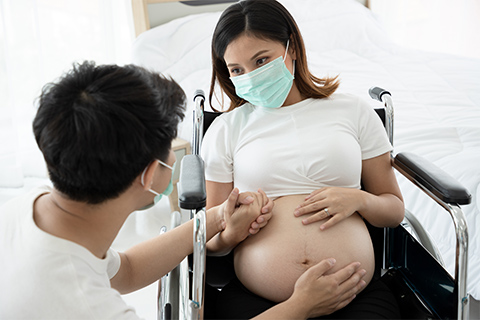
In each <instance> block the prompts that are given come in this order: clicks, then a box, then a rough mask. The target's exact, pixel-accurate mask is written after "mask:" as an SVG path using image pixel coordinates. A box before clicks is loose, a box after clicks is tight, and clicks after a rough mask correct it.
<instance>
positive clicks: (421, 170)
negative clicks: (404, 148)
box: [394, 152, 472, 205]
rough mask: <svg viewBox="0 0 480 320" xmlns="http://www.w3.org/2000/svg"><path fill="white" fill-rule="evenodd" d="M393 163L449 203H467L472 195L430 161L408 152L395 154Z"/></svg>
mask: <svg viewBox="0 0 480 320" xmlns="http://www.w3.org/2000/svg"><path fill="white" fill-rule="evenodd" d="M394 165H395V166H396V167H398V168H399V169H401V170H402V171H404V172H405V173H406V174H408V175H410V177H412V178H413V179H414V180H415V181H416V182H417V183H419V184H421V185H422V186H423V187H424V188H426V189H427V190H428V191H430V192H432V193H433V194H434V195H435V196H437V197H438V198H439V199H440V200H442V201H443V202H445V203H449V204H459V205H462V204H469V203H470V202H471V201H472V196H471V194H470V193H469V192H468V190H467V189H466V188H465V187H464V186H462V185H461V184H460V183H459V182H458V181H457V180H456V179H455V178H453V177H452V176H450V175H449V174H447V173H446V172H445V171H443V170H442V169H440V168H439V167H437V166H435V165H434V164H433V163H431V162H430V161H428V160H426V159H424V158H422V157H420V156H418V155H416V154H413V153H410V152H402V153H399V154H397V155H396V156H395V159H394Z"/></svg>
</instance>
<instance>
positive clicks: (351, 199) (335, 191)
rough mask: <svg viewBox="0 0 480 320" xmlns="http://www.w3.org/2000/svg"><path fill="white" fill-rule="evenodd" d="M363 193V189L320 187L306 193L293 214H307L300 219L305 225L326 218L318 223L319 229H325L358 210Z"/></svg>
mask: <svg viewBox="0 0 480 320" xmlns="http://www.w3.org/2000/svg"><path fill="white" fill-rule="evenodd" d="M363 193H364V191H362V190H358V189H353V188H339V187H325V188H321V189H318V190H315V191H313V192H312V193H311V194H310V195H308V196H307V197H306V198H305V201H303V202H302V203H301V204H300V205H299V206H298V207H297V208H296V209H295V211H294V215H295V216H296V217H300V216H303V215H306V214H309V215H310V216H309V217H307V218H305V219H303V220H302V223H303V224H305V225H307V224H310V223H313V222H317V221H320V220H325V219H327V218H328V220H326V221H325V222H324V223H323V224H321V225H320V230H325V229H327V228H330V227H332V226H334V225H335V224H337V223H339V222H340V221H342V220H345V219H347V218H348V217H350V216H351V215H352V214H354V213H355V212H357V211H359V208H360V207H361V205H362V203H363Z"/></svg>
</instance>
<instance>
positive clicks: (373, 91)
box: [368, 87, 391, 102]
mask: <svg viewBox="0 0 480 320" xmlns="http://www.w3.org/2000/svg"><path fill="white" fill-rule="evenodd" d="M368 94H369V95H370V97H371V98H372V99H374V100H378V101H380V102H383V101H382V96H383V95H384V94H388V95H389V96H391V94H390V92H388V91H387V90H385V89H382V88H380V87H371V88H370V89H369V90H368Z"/></svg>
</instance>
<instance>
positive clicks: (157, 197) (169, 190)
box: [139, 160, 177, 210]
mask: <svg viewBox="0 0 480 320" xmlns="http://www.w3.org/2000/svg"><path fill="white" fill-rule="evenodd" d="M157 161H158V163H160V164H161V165H162V166H164V167H166V168H168V169H170V170H172V177H171V178H170V182H169V183H168V186H167V188H166V189H165V191H163V192H162V193H158V192H156V191H155V190H152V189H148V191H150V192H151V193H153V194H154V195H155V198H153V203H151V204H149V205H146V206H145V207H142V208H140V209H139V210H146V209H149V208H151V207H153V206H154V205H156V204H157V203H158V202H159V201H160V200H161V199H162V196H169V195H170V194H171V193H172V191H173V175H174V174H175V164H176V163H177V162H175V163H174V164H173V166H169V165H168V164H166V163H165V162H163V161H160V160H157ZM146 171H147V168H145V170H143V173H142V177H141V182H142V186H144V185H145V183H144V182H143V177H144V176H145V172H146Z"/></svg>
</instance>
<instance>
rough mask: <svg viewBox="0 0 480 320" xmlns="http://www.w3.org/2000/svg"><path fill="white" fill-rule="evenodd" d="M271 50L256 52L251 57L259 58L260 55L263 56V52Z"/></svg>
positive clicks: (252, 58)
mask: <svg viewBox="0 0 480 320" xmlns="http://www.w3.org/2000/svg"><path fill="white" fill-rule="evenodd" d="M268 51H269V50H260V51H258V52H257V53H255V54H254V55H253V56H252V57H251V58H250V60H255V59H257V58H258V56H261V55H262V54H264V53H266V52H268Z"/></svg>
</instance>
